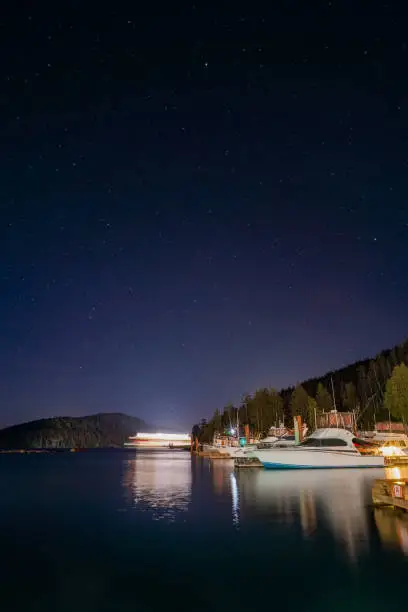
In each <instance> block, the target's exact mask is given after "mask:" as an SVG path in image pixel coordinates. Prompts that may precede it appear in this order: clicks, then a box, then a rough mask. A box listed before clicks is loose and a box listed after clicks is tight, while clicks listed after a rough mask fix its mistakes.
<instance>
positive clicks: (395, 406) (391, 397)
mask: <svg viewBox="0 0 408 612" xmlns="http://www.w3.org/2000/svg"><path fill="white" fill-rule="evenodd" d="M384 404H385V407H386V408H387V410H389V412H390V414H391V415H392V416H394V417H396V418H399V419H402V420H403V421H404V423H406V422H407V421H408V367H407V366H406V365H405V364H404V363H401V364H400V365H397V366H395V368H394V370H393V372H392V376H391V378H390V379H389V380H388V382H387V386H386V391H385V398H384Z"/></svg>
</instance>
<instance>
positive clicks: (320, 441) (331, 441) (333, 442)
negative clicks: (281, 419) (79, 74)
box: [299, 438, 348, 448]
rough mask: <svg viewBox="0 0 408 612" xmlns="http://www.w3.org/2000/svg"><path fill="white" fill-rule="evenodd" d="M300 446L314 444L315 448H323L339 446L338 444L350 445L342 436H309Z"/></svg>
mask: <svg viewBox="0 0 408 612" xmlns="http://www.w3.org/2000/svg"><path fill="white" fill-rule="evenodd" d="M299 446H309V447H310V446H313V448H321V447H325V448H327V447H328V446H330V447H337V446H348V444H347V442H346V441H345V440H342V439H341V438H307V439H306V440H304V441H303V442H301V443H300V444H299Z"/></svg>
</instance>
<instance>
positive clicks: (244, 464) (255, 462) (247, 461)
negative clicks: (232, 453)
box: [234, 457, 263, 468]
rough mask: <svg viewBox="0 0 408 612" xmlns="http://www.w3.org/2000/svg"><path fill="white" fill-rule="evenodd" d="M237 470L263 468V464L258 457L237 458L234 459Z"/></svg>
mask: <svg viewBox="0 0 408 612" xmlns="http://www.w3.org/2000/svg"><path fill="white" fill-rule="evenodd" d="M234 467H235V468H263V463H261V462H260V461H259V459H258V458H257V457H236V458H235V459H234Z"/></svg>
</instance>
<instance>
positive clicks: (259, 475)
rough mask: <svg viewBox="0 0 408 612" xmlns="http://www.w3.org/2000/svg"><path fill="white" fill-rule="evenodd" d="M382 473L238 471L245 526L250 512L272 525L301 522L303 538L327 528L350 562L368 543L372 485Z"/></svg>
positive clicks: (356, 471)
mask: <svg viewBox="0 0 408 612" xmlns="http://www.w3.org/2000/svg"><path fill="white" fill-rule="evenodd" d="M381 477H384V472H383V470H353V471H350V470H336V471H332V472H331V473H330V474H328V472H326V471H324V470H322V471H312V470H310V471H309V470H307V471H304V472H303V471H302V472H300V471H293V472H287V471H276V472H270V471H267V470H248V471H246V472H244V471H242V472H238V474H237V482H238V487H239V494H240V500H241V503H240V511H241V522H242V520H243V517H244V516H245V514H246V513H248V514H250V515H251V516H254V515H256V516H258V517H260V518H261V517H262V519H263V520H265V519H267V520H270V521H273V522H281V523H285V524H288V523H291V524H294V523H298V524H299V525H300V528H301V532H302V534H303V537H304V538H310V537H313V536H314V534H315V532H316V530H317V526H318V524H319V526H320V525H325V526H326V528H328V529H329V530H330V531H331V532H332V533H333V535H334V536H335V538H336V540H337V541H338V542H339V543H341V545H342V548H343V549H345V550H346V551H347V554H348V556H349V558H351V559H355V558H356V557H357V553H359V552H361V551H362V550H364V549H365V548H366V547H367V545H368V542H369V524H368V519H369V514H370V508H369V504H370V501H371V500H370V495H371V486H372V482H373V480H374V479H375V478H381Z"/></svg>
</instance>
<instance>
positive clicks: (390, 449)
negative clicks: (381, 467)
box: [380, 446, 402, 457]
mask: <svg viewBox="0 0 408 612" xmlns="http://www.w3.org/2000/svg"><path fill="white" fill-rule="evenodd" d="M380 451H381V452H382V454H383V455H384V457H394V456H395V455H401V454H402V453H401V450H400V449H399V448H398V447H397V446H382V447H381V448H380Z"/></svg>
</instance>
